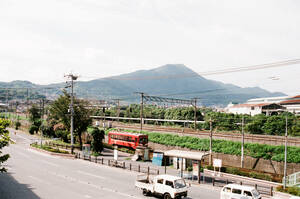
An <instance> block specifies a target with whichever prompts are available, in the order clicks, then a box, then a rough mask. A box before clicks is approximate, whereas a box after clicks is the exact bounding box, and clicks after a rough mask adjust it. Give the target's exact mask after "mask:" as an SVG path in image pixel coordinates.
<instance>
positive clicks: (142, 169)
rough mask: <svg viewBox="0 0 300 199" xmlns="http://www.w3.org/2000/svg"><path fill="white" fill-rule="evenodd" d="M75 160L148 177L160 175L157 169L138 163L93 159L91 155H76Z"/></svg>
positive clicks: (100, 158)
mask: <svg viewBox="0 0 300 199" xmlns="http://www.w3.org/2000/svg"><path fill="white" fill-rule="evenodd" d="M75 158H78V159H83V160H88V161H90V162H94V163H96V164H102V165H107V166H111V167H117V168H122V169H127V170H130V171H136V172H139V173H146V174H148V175H151V174H152V175H159V173H160V171H159V169H158V168H153V167H150V166H144V165H142V164H139V163H131V162H126V161H121V160H114V159H107V158H103V157H95V156H91V155H82V154H80V153H76V154H75Z"/></svg>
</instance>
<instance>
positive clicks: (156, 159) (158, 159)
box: [152, 153, 164, 166]
mask: <svg viewBox="0 0 300 199" xmlns="http://www.w3.org/2000/svg"><path fill="white" fill-rule="evenodd" d="M163 157H164V154H162V153H153V159H152V164H154V165H157V166H162V162H163Z"/></svg>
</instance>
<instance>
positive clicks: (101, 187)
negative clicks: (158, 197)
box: [48, 172, 141, 199]
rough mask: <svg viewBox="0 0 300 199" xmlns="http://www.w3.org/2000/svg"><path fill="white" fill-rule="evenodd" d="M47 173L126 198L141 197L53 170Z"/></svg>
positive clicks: (137, 198) (135, 198)
mask: <svg viewBox="0 0 300 199" xmlns="http://www.w3.org/2000/svg"><path fill="white" fill-rule="evenodd" d="M48 173H50V174H52V175H54V176H57V177H60V178H63V179H66V180H68V181H70V182H77V183H80V184H84V185H88V186H90V187H93V188H95V189H98V190H104V191H108V192H113V193H116V194H119V195H121V196H125V197H128V198H134V199H141V198H139V197H137V196H134V195H130V194H127V193H123V192H119V191H118V190H116V189H110V188H107V187H103V186H98V185H95V184H92V183H90V182H86V181H82V180H78V179H76V178H73V177H70V176H66V175H62V174H58V173H55V172H48Z"/></svg>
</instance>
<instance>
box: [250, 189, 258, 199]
mask: <svg viewBox="0 0 300 199" xmlns="http://www.w3.org/2000/svg"><path fill="white" fill-rule="evenodd" d="M251 192H252V194H253V196H254V197H255V198H257V197H258V196H259V193H258V191H257V190H256V189H253V190H252V191H251Z"/></svg>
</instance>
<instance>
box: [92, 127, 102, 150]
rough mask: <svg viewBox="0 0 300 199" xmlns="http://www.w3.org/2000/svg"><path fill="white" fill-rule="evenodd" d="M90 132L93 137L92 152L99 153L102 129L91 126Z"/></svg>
mask: <svg viewBox="0 0 300 199" xmlns="http://www.w3.org/2000/svg"><path fill="white" fill-rule="evenodd" d="M90 134H91V135H92V137H93V140H92V143H91V146H92V150H93V152H96V153H101V151H103V143H102V141H103V139H104V131H103V130H100V129H99V128H92V129H91V130H90Z"/></svg>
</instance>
